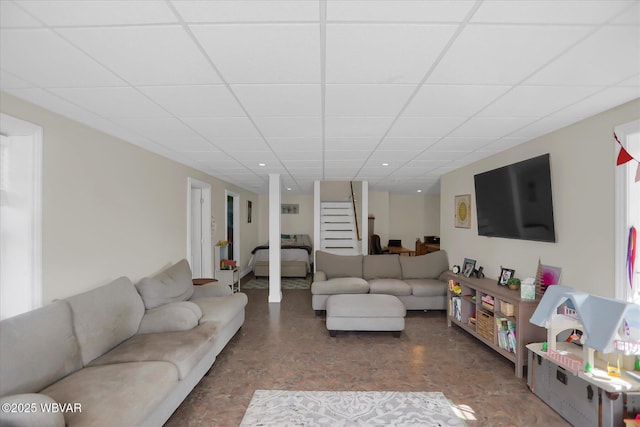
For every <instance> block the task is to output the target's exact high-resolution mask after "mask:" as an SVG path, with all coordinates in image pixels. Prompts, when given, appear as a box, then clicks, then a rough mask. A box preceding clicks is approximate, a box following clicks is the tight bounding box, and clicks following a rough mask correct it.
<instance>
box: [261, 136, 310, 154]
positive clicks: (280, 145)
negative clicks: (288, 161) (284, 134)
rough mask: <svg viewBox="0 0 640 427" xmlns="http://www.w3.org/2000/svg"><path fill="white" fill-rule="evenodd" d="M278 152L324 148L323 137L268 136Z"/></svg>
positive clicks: (271, 144) (268, 139) (272, 146)
mask: <svg viewBox="0 0 640 427" xmlns="http://www.w3.org/2000/svg"><path fill="white" fill-rule="evenodd" d="M267 141H268V142H269V145H270V146H271V148H272V149H273V151H275V152H276V153H281V152H282V151H306V150H311V151H316V150H319V149H321V148H322V139H321V138H267Z"/></svg>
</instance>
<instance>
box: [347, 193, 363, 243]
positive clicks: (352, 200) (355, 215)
mask: <svg viewBox="0 0 640 427" xmlns="http://www.w3.org/2000/svg"><path fill="white" fill-rule="evenodd" d="M349 185H350V186H351V204H352V205H353V217H354V218H355V220H356V236H357V237H358V241H361V240H362V238H361V237H360V227H359V226H358V212H357V211H356V197H355V194H354V192H353V181H349Z"/></svg>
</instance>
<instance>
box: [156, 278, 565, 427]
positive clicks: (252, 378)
mask: <svg viewBox="0 0 640 427" xmlns="http://www.w3.org/2000/svg"><path fill="white" fill-rule="evenodd" d="M243 292H245V293H246V294H247V296H248V297H249V304H248V306H247V309H246V321H245V324H244V326H243V327H242V329H241V330H240V331H239V332H238V334H237V335H236V336H235V337H234V338H233V339H232V340H231V341H230V342H229V344H228V345H227V347H226V348H225V349H224V350H223V351H222V353H221V354H220V355H219V356H218V358H217V360H216V362H215V363H214V365H213V367H212V369H211V371H210V372H209V375H208V376H206V377H204V378H203V379H202V381H201V382H200V383H199V384H198V385H197V386H196V388H195V389H194V390H193V392H191V394H190V395H189V396H188V397H187V399H186V400H185V401H184V402H183V403H182V405H181V406H180V407H179V408H178V409H177V410H176V412H175V413H174V414H173V416H172V417H171V419H170V420H169V421H168V423H167V424H166V425H167V426H172V427H176V426H237V425H238V424H239V423H240V421H241V420H242V417H243V415H244V411H245V409H246V408H247V406H248V405H249V402H250V400H251V396H252V394H253V392H254V390H258V389H278V390H362V391H379V390H390V391H441V392H443V393H444V394H445V395H446V396H447V397H448V398H449V399H450V400H451V401H452V402H453V403H454V404H455V405H456V406H458V408H459V409H460V411H461V413H462V414H464V416H465V417H466V418H467V424H468V425H469V426H483V427H484V426H534V425H536V426H566V425H569V424H568V423H567V422H565V421H564V420H563V419H562V418H561V417H560V416H559V415H557V414H556V413H555V412H554V411H553V410H552V409H551V408H549V407H548V406H547V405H546V404H544V403H543V402H542V401H541V400H540V399H538V398H537V397H536V396H535V395H534V394H533V393H531V392H530V391H529V389H528V388H527V384H526V379H518V378H516V377H515V376H514V365H513V364H512V363H511V362H509V361H507V360H506V359H504V358H503V357H502V356H500V355H498V354H496V353H494V352H493V351H491V350H489V349H488V348H487V347H486V346H484V345H483V344H481V343H479V342H478V341H476V340H475V339H473V338H472V337H471V336H470V335H468V334H467V333H465V332H464V331H462V330H460V329H459V328H456V327H452V328H448V327H447V323H446V318H445V313H444V312H428V313H425V312H421V311H411V312H408V314H407V317H406V319H405V320H406V321H405V331H404V332H403V333H402V335H401V337H400V338H395V337H393V336H392V334H391V333H388V332H386V333H383V332H343V333H338V336H337V337H335V338H331V337H330V336H329V333H328V332H327V329H326V327H325V323H324V321H325V319H324V315H322V316H316V315H315V313H314V311H313V310H312V309H311V294H310V291H309V290H283V299H282V302H281V303H280V304H269V303H268V291H267V290H258V289H256V290H246V291H243Z"/></svg>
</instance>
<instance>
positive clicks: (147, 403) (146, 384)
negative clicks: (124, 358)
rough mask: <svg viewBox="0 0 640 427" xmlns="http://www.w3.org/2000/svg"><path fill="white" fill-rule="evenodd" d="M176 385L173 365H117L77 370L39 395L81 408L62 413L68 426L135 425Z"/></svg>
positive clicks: (151, 363) (151, 411)
mask: <svg viewBox="0 0 640 427" xmlns="http://www.w3.org/2000/svg"><path fill="white" fill-rule="evenodd" d="M177 383H178V370H177V369H176V367H175V366H174V365H173V364H172V363H169V362H133V363H118V364H115V365H105V366H93V367H89V368H83V369H80V370H79V371H76V372H74V373H73V374H71V375H69V376H68V377H66V378H63V379H62V380H60V381H58V382H57V383H55V384H53V385H52V386H50V387H48V388H46V389H44V390H42V393H44V394H46V395H47V396H51V397H52V398H53V399H55V400H56V401H57V402H60V403H79V404H80V405H81V408H82V412H67V413H65V420H66V422H67V425H68V426H138V425H142V424H144V421H145V419H146V418H148V417H149V415H150V414H151V413H153V411H155V410H156V409H157V406H158V405H159V404H160V403H161V402H162V401H163V400H164V399H165V398H166V397H167V395H168V394H169V393H170V392H171V390H173V389H174V388H175V387H176V386H177Z"/></svg>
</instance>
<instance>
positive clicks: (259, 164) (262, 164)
mask: <svg viewBox="0 0 640 427" xmlns="http://www.w3.org/2000/svg"><path fill="white" fill-rule="evenodd" d="M258 166H267V164H266V163H258Z"/></svg>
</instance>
